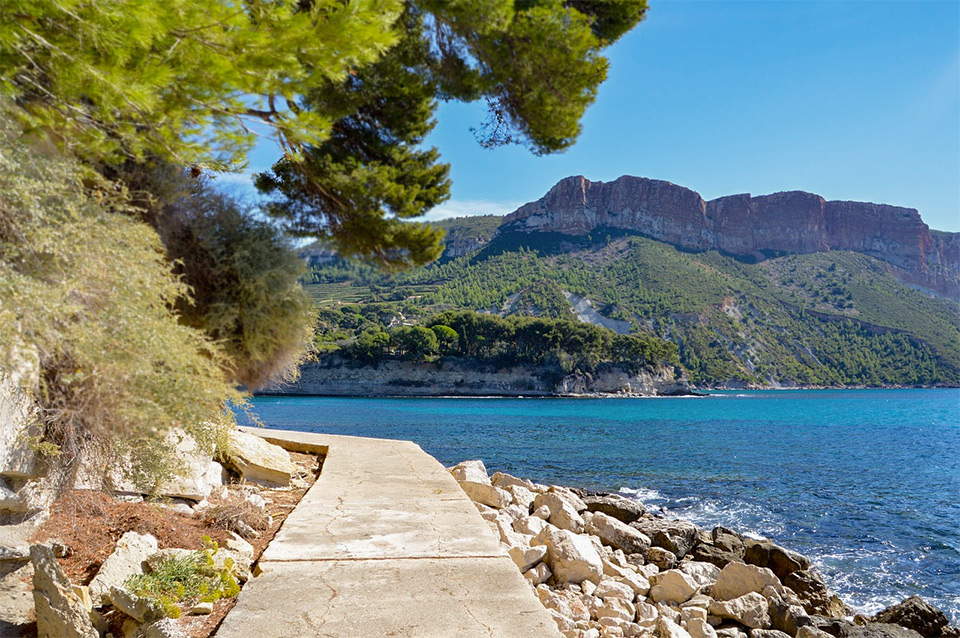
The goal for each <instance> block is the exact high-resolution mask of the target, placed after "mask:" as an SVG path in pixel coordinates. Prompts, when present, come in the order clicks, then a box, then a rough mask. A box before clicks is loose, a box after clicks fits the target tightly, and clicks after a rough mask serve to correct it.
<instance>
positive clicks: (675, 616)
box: [657, 603, 680, 625]
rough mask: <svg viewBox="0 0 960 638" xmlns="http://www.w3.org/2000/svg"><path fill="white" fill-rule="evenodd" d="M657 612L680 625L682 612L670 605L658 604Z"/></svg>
mask: <svg viewBox="0 0 960 638" xmlns="http://www.w3.org/2000/svg"><path fill="white" fill-rule="evenodd" d="M657 611H659V612H660V615H661V616H666V617H667V618H669V619H670V620H672V621H673V622H675V623H677V624H678V625H679V624H680V610H679V609H675V608H673V607H671V606H670V605H668V604H667V603H657Z"/></svg>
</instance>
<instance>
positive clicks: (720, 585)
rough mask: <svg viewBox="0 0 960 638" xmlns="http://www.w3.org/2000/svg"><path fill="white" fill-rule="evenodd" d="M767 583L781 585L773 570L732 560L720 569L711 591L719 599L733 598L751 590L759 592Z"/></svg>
mask: <svg viewBox="0 0 960 638" xmlns="http://www.w3.org/2000/svg"><path fill="white" fill-rule="evenodd" d="M767 585H780V579H778V578H777V577H776V575H775V574H774V573H773V572H772V571H770V570H769V569H767V568H766V567H757V566H756V565H747V564H745V563H740V562H736V561H731V562H729V563H727V564H726V565H725V566H724V567H723V569H721V570H720V574H719V576H717V582H716V583H714V585H713V587H712V588H711V589H710V593H711V595H712V596H713V597H714V598H715V599H717V600H733V599H734V598H739V597H740V596H743V595H744V594H749V593H751V592H756V593H758V594H759V593H760V592H762V591H763V588H764V587H766V586H767Z"/></svg>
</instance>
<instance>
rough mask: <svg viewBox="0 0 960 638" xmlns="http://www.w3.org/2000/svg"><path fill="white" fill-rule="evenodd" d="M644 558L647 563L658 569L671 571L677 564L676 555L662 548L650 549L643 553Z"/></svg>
mask: <svg viewBox="0 0 960 638" xmlns="http://www.w3.org/2000/svg"><path fill="white" fill-rule="evenodd" d="M644 556H645V557H646V559H647V562H649V563H652V564H654V565H656V566H657V567H658V568H660V569H673V568H674V566H675V565H676V564H677V555H676V554H674V553H673V552H671V551H670V550H669V549H664V548H662V547H651V548H650V549H648V550H647V551H646V552H644Z"/></svg>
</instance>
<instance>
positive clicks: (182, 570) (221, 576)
mask: <svg viewBox="0 0 960 638" xmlns="http://www.w3.org/2000/svg"><path fill="white" fill-rule="evenodd" d="M205 544H206V547H205V548H204V549H202V550H198V551H196V552H191V553H189V554H186V555H182V556H172V557H170V558H165V559H163V560H162V561H159V562H158V563H157V564H155V565H153V566H152V568H151V569H150V571H148V572H146V573H143V574H137V575H135V576H132V577H130V578H129V579H127V581H126V582H125V583H124V586H125V587H126V588H127V589H128V590H130V591H131V592H132V593H134V594H136V595H137V596H141V597H143V598H147V599H149V600H151V601H153V602H154V603H156V604H157V605H158V606H159V607H160V608H161V609H162V610H163V613H164V615H166V616H169V617H172V618H178V617H179V616H180V614H181V608H180V607H181V605H192V604H195V603H197V602H216V601H217V600H220V599H221V598H231V597H233V596H236V595H237V594H239V593H240V585H239V583H237V577H236V569H235V568H236V566H235V564H234V561H233V559H232V558H229V557H228V558H225V559H221V560H218V558H219V557H218V556H217V552H218V551H219V548H218V547H217V544H216V543H215V542H213V541H211V540H210V539H209V538H206V539H205Z"/></svg>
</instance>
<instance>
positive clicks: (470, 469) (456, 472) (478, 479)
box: [450, 459, 504, 487]
mask: <svg viewBox="0 0 960 638" xmlns="http://www.w3.org/2000/svg"><path fill="white" fill-rule="evenodd" d="M450 474H452V475H453V478H455V479H457V482H462V481H469V482H471V483H483V484H485V485H490V484H491V483H490V477H489V476H487V468H486V467H485V466H484V465H483V461H481V460H479V459H477V460H473V461H461V462H460V463H457V464H456V465H454V466H453V467H451V468H450ZM499 487H504V486H499Z"/></svg>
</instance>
